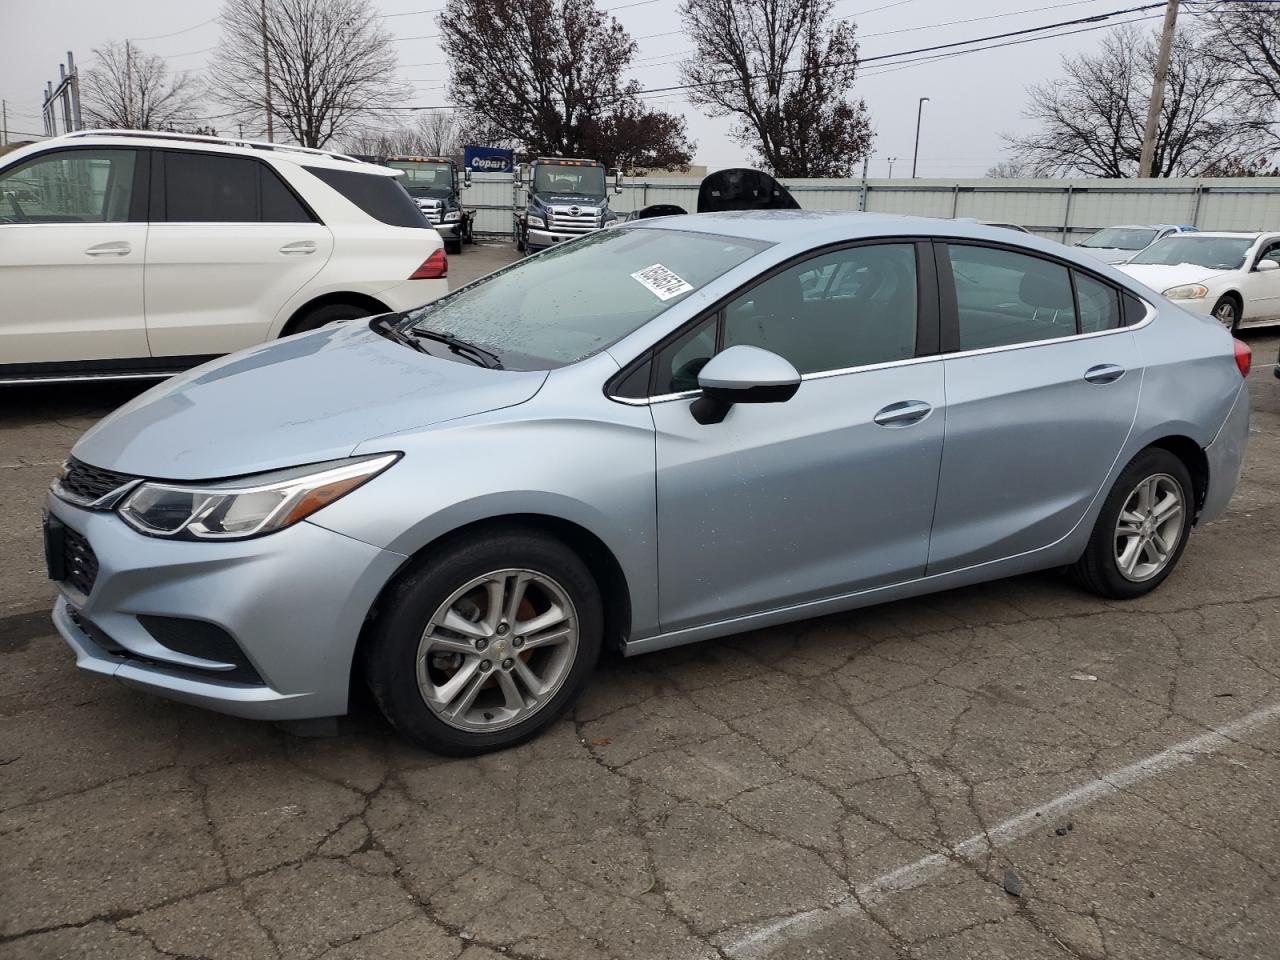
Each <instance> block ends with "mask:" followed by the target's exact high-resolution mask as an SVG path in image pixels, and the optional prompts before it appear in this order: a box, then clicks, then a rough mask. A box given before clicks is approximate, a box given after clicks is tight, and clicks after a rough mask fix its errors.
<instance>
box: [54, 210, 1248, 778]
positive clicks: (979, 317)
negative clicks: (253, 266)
mask: <svg viewBox="0 0 1280 960" xmlns="http://www.w3.org/2000/svg"><path fill="white" fill-rule="evenodd" d="M1248 366H1249V352H1248V348H1247V347H1245V346H1244V345H1243V344H1240V343H1238V342H1236V341H1234V340H1233V339H1232V337H1231V336H1230V334H1229V333H1228V332H1227V331H1226V330H1224V329H1223V328H1222V327H1221V326H1220V325H1219V324H1217V323H1215V322H1214V321H1213V320H1212V319H1209V318H1201V317H1196V316H1193V315H1191V314H1189V313H1187V312H1185V311H1183V310H1181V309H1179V308H1177V307H1175V306H1173V305H1171V304H1170V303H1168V302H1167V301H1165V300H1163V299H1161V298H1160V297H1158V296H1156V295H1154V294H1153V293H1152V292H1151V291H1149V290H1146V289H1145V288H1143V287H1139V286H1137V285H1136V284H1135V283H1134V281H1132V280H1131V279H1130V278H1128V277H1126V276H1124V275H1123V274H1121V273H1119V272H1117V271H1116V270H1114V269H1112V268H1110V267H1108V266H1107V265H1105V264H1103V263H1100V262H1099V261H1097V260H1094V259H1091V258H1089V257H1088V256H1087V255H1086V254H1084V253H1083V252H1077V251H1075V250H1072V249H1068V248H1067V247H1063V246H1060V245H1058V244H1055V243H1050V242H1046V241H1041V240H1037V239H1036V238H1034V237H1030V236H1022V235H1017V234H1014V233H1012V232H1011V231H1008V230H1003V229H1000V228H996V227H987V226H983V225H981V224H976V223H972V224H970V223H962V222H952V221H935V220H923V219H909V218H899V217H885V216H874V215H865V214H817V213H811V212H805V211H785V212H761V213H741V214H702V215H695V216H684V217H671V218H664V219H659V220H648V221H644V220H641V221H637V222H636V223H633V224H627V225H624V226H621V227H619V228H616V229H613V230H607V231H601V232H599V233H595V234H591V235H589V236H586V237H584V238H582V239H580V240H577V241H575V242H573V243H571V244H566V245H564V246H558V247H555V248H552V249H550V250H548V251H546V252H544V253H542V254H539V255H538V256H535V257H532V258H530V259H528V260H525V261H523V262H521V263H519V264H516V265H513V266H511V267H508V268H506V269H504V270H500V271H498V272H497V273H494V274H492V275H490V276H488V277H485V278H483V279H481V280H478V281H476V282H475V283H472V284H469V285H468V286H465V287H462V288H461V289H459V290H457V291H455V292H453V293H451V294H450V295H448V296H447V297H445V298H443V299H441V300H438V301H436V302H434V303H432V304H429V305H428V306H425V307H422V308H421V309H418V310H415V311H412V312H410V313H408V314H403V315H387V316H381V317H376V318H374V319H373V320H372V321H368V320H359V321H350V322H347V323H344V324H340V325H335V326H330V327H326V328H324V329H321V330H317V331H314V332H311V333H306V334H301V335H299V336H295V337H292V338H289V339H287V340H282V341H279V342H276V343H271V344H267V345H264V346H261V347H256V348H254V349H251V350H247V351H243V352H241V353H237V354H234V355H232V356H230V357H227V358H224V359H222V360H219V361H216V362H214V363H211V364H208V365H206V366H204V367H201V368H198V369H196V370H193V371H191V372H189V373H187V374H184V375H182V376H179V377H176V378H174V379H173V380H170V381H168V382H167V383H164V384H162V385H161V386H158V387H156V388H155V389H153V390H151V391H150V392H148V393H145V394H143V395H142V396H140V397H139V398H138V399H136V400H134V401H133V402H132V403H130V404H128V405H127V406H125V407H123V408H122V409H120V410H118V411H116V412H115V413H114V414H112V415H111V416H109V417H107V418H106V419H105V420H103V421H102V422H101V423H99V424H98V425H97V426H95V427H94V428H93V429H92V430H90V431H89V432H88V433H87V434H85V436H84V437H83V438H82V439H81V440H80V441H79V443H77V444H76V446H75V448H74V450H73V451H72V456H71V458H70V459H69V460H68V461H67V463H66V465H65V466H64V468H63V470H62V473H61V475H60V476H59V478H58V479H57V480H56V481H55V483H54V485H53V488H52V491H51V493H50V497H49V500H48V517H47V520H46V548H47V554H48V562H49V567H50V576H51V577H52V578H53V579H55V580H56V581H58V584H59V586H60V589H61V597H60V599H59V600H58V601H57V605H56V608H55V610H54V620H55V622H56V624H57V626H58V629H59V630H60V631H61V633H62V635H63V637H65V638H66V640H67V642H68V643H69V644H70V645H71V647H72V648H73V649H74V651H75V654H76V657H77V661H78V663H79V665H80V666H81V667H83V668H85V669H87V670H91V671H95V672H98V673H102V674H106V675H112V676H114V677H116V678H117V679H120V680H122V681H125V682H127V683H129V684H132V685H134V686H136V687H139V688H141V689H144V690H148V691H151V692H154V693H159V694H162V695H165V696H169V697H174V698H177V699H180V700H184V701H187V702H190V703H195V704H200V705H202V706H206V707H211V708H213V709H216V710H221V711H224V712H227V713H232V714H238V715H241V716H249V717H259V718H266V719H298V718H314V717H328V716H334V715H338V714H342V713H344V712H345V711H346V710H347V707H348V696H349V692H350V690H351V686H352V682H353V680H355V679H359V680H362V681H363V682H367V683H368V685H369V686H370V688H371V689H372V691H373V693H374V695H375V697H376V699H377V701H378V703H379V704H380V705H381V707H382V709H383V711H384V712H385V713H386V715H387V717H388V718H389V719H390V720H391V722H392V723H393V724H394V725H395V726H396V727H397V728H398V729H399V730H401V731H402V732H403V733H404V734H405V735H407V736H408V737H411V738H412V739H413V740H415V741H417V742H418V743H420V744H423V745H425V746H427V747H429V748H431V749H433V750H437V751H440V752H444V753H450V754H470V753H477V752H481V751H484V750H490V749H495V748H499V747H505V746H509V745H511V744H514V743H517V742H519V741H521V740H524V739H527V738H528V737H531V736H533V735H534V734H536V733H537V732H538V731H539V730H541V729H543V728H545V727H546V726H547V725H548V724H549V723H551V722H552V721H553V720H554V719H555V718H556V717H557V716H558V715H559V714H561V713H562V712H563V711H564V710H565V709H566V708H567V707H568V706H569V704H570V703H571V702H572V701H573V699H574V698H575V697H576V696H577V695H578V693H579V692H580V691H581V690H582V688H583V686H584V685H585V684H586V683H587V681H588V679H589V677H590V674H591V672H592V669H593V667H594V665H595V663H596V658H597V655H598V654H599V652H600V650H601V648H602V647H603V646H605V645H610V646H613V647H618V648H620V649H621V650H623V651H624V652H625V653H627V654H636V653H643V652H645V651H651V650H657V649H661V648H663V647H670V646H674V645H676V644H683V643H691V642H693V641H697V640H703V639H707V638H710V637H719V636H723V635H726V634H732V633H736V632H739V631H743V630H750V629H755V628H758V627H764V626H768V625H770V624H777V623H785V622H788V621H793V620H799V619H802V618H805V617H813V616H818V615H820V614H826V613H832V612H835V611H841V610H849V609H851V608H854V607H859V606H864V605H867V604H874V603H879V602H882V601H886V600H892V599H896V598H900V597H908V596H913V595H918V594H924V593H930V592H933V591H938V590H946V589H950V588H952V587H958V586H963V585H965V584H972V583H976V582H978V581H983V580H991V579H994V578H998V577H1007V576H1011V575H1014V574H1021V573H1026V572H1028V571H1032V570H1041V569H1045V568H1050V567H1060V566H1064V565H1073V566H1074V568H1075V570H1076V572H1077V574H1078V575H1079V579H1080V581H1081V582H1082V583H1083V584H1084V585H1085V586H1086V587H1088V588H1089V589H1091V590H1093V591H1095V592H1096V593H1098V594H1100V595H1101V596H1104V597H1109V598H1117V599H1123V598H1130V597H1137V596H1141V595H1142V594H1145V593H1147V592H1148V591H1151V590H1153V589H1155V588H1156V587H1157V586H1159V585H1160V584H1161V583H1162V582H1163V581H1164V580H1165V579H1166V578H1167V577H1168V576H1169V575H1170V574H1171V573H1172V572H1173V570H1174V567H1175V565H1176V564H1177V562H1178V559H1179V557H1180V556H1181V554H1182V551H1183V550H1184V548H1185V547H1186V543H1187V538H1188V535H1189V534H1190V532H1191V529H1192V527H1193V526H1194V525H1195V524H1196V523H1203V522H1205V521H1207V520H1211V519H1213V518H1214V517H1216V516H1218V515H1219V514H1220V513H1221V512H1222V511H1223V509H1224V508H1225V507H1226V505H1227V502H1228V500H1229V499H1230V497H1231V494H1232V491H1233V489H1234V488H1235V485H1236V480H1237V476H1238V474H1239V471H1240V464H1241V459H1242V457H1243V454H1244V447H1245V439H1246V434H1247V430H1248V418H1249V412H1248V400H1247V396H1248V395H1247V393H1246V391H1245V389H1244V374H1245V373H1247V370H1248Z"/></svg>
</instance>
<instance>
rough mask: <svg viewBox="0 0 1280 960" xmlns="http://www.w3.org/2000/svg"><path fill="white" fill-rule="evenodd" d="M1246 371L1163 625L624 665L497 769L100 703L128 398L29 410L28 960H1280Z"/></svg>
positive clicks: (959, 605)
mask: <svg viewBox="0 0 1280 960" xmlns="http://www.w3.org/2000/svg"><path fill="white" fill-rule="evenodd" d="M500 255H502V252H501V251H497V250H495V251H492V252H489V253H487V254H484V253H482V255H478V256H475V257H474V259H473V260H472V261H471V262H472V263H474V264H475V266H474V267H472V269H479V268H480V267H481V266H482V265H484V264H485V263H487V262H488V260H486V257H487V258H488V259H492V260H495V261H496V260H497V258H498V257H499V256H500ZM470 256H471V253H469V254H468V257H470ZM467 263H468V260H467V258H465V257H464V258H463V260H462V261H461V265H466V264H467ZM454 269H455V276H456V275H457V274H458V273H459V272H461V271H460V269H459V265H458V263H457V261H455V268H454ZM1251 342H1252V345H1253V347H1254V350H1255V371H1254V373H1253V375H1252V376H1251V378H1250V389H1251V392H1252V395H1253V405H1254V418H1253V427H1252V436H1251V440H1250V450H1249V456H1248V461H1247V464H1246V467H1245V472H1244V477H1243V479H1242V481H1241V485H1240V488H1239V491H1238V493H1237V496H1236V499H1235V501H1234V502H1233V504H1232V507H1231V509H1230V511H1229V512H1228V514H1227V515H1226V516H1225V517H1224V518H1223V519H1222V520H1220V521H1218V522H1216V523H1213V524H1211V525H1208V526H1207V527H1205V528H1202V529H1199V530H1198V531H1197V532H1196V533H1195V534H1194V535H1193V538H1192V540H1191V544H1190V546H1189V548H1188V551H1187V553H1186V555H1185V556H1184V558H1183V561H1182V564H1181V566H1180V567H1179V569H1178V571H1177V572H1176V573H1175V574H1174V576H1173V577H1172V578H1171V579H1170V580H1169V581H1168V582H1167V583H1166V584H1165V585H1164V586H1163V587H1162V588H1161V589H1160V590H1159V591H1157V592H1156V593H1155V594H1154V595H1153V596H1151V597H1148V598H1145V599H1143V600H1141V601H1137V602H1133V603H1127V604H1121V603H1107V602H1103V601H1100V600H1098V599H1096V598H1094V597H1092V596H1090V595H1088V594H1086V593H1084V592H1082V591H1081V590H1079V589H1078V588H1077V587H1075V586H1074V585H1073V584H1072V583H1071V582H1070V581H1069V580H1067V579H1065V578H1063V577H1061V576H1059V575H1057V574H1052V573H1050V574H1043V575H1037V576H1030V577H1023V578H1019V579H1016V580H1011V581H1004V582H1000V583H995V584H988V585H984V586H980V587H974V588H970V589H964V590H957V591H954V592H951V593H946V594H941V595H937V596H934V597H930V598H926V599H919V600H911V601H904V602H900V603H894V604H889V605H886V606H882V607H877V608H872V609H868V610H862V611H858V612H855V613H850V614H844V615H839V616H832V617H826V618H824V619H820V620H815V621H810V622H807V623H802V624H797V625H793V626H788V627H783V628H774V629H767V630H760V631H755V632H752V633H748V634H743V635H740V636H735V637H730V638H727V639H724V640H720V641H713V642H709V643H704V644H701V645H697V646H692V647H685V648H681V649H676V650H671V651H665V652H662V653H657V654H653V655H650V656H646V657H640V658H635V659H632V660H626V661H623V660H618V659H614V660H611V661H608V662H606V663H604V664H603V665H602V666H601V667H600V669H599V671H598V674H597V676H596V677H595V681H594V683H593V685H592V687H591V688H590V689H589V691H588V693H587V695H586V696H585V697H584V699H583V700H582V701H581V702H580V703H579V704H578V706H577V708H576V709H575V710H574V711H573V712H572V714H571V715H570V716H569V717H567V718H566V719H565V720H564V721H562V722H560V723H558V724H557V725H556V726H554V727H553V728H552V729H551V730H550V731H549V733H548V734H547V735H546V736H544V737H542V738H541V739H539V740H537V741H536V742H534V743H531V744H528V745H526V746H523V747H520V748H517V749H514V750H510V751H507V752H504V753H500V754H495V755H490V756H487V757H483V758H480V759H476V760H446V759H442V758H439V757H434V756H432V755H430V754H427V753H423V752H421V751H418V750H416V749H414V748H412V747H410V746H409V745H407V744H406V743H404V742H402V741H401V740H399V739H397V738H396V737H395V736H394V735H393V734H392V733H391V732H390V731H389V730H388V728H387V727H386V726H385V725H384V724H383V723H382V722H381V721H380V720H379V719H378V718H377V717H376V716H375V715H374V713H373V712H372V710H371V709H370V708H368V707H365V706H362V707H360V708H359V709H358V710H357V712H356V713H355V714H354V715H353V716H352V717H350V718H348V719H347V720H346V721H344V722H343V724H342V727H341V731H340V733H339V735H337V736H335V737H330V738H325V739H305V738H299V737H296V736H293V735H290V734H288V733H286V732H284V731H282V730H281V729H279V728H277V727H274V726H270V725H266V724H258V723H253V722H249V721H241V720H236V719H232V718H228V717H222V716H219V715H216V714H211V713H205V712H202V711H199V710H196V709H194V708H189V707H185V706H182V705H179V704H174V703H169V702H166V701H163V700H159V699H154V698H152V697H149V696H146V695H144V694H140V693H137V692H134V691H131V690H129V689H127V688H125V687H123V686H121V685H118V684H115V683H111V682H109V681H105V680H103V679H101V678H96V677H92V676H88V675H83V674H81V673H80V672H79V671H77V670H76V669H75V666H74V662H73V658H72V656H71V654H70V651H69V650H67V649H66V648H65V646H64V645H63V644H62V642H61V641H60V640H59V639H58V638H57V637H56V635H55V634H54V632H53V630H52V628H51V627H50V625H49V622H48V615H47V608H48V605H49V603H50V600H51V598H52V595H53V594H52V590H51V589H50V587H49V585H48V584H47V583H46V582H45V581H44V580H43V579H42V577H43V567H42V559H41V557H40V537H39V506H40V502H41V500H42V498H43V495H44V490H45V487H46V485H47V483H48V481H49V479H50V476H51V474H52V471H53V468H54V465H55V464H56V462H57V461H58V460H59V459H60V458H61V457H62V456H63V455H64V454H65V452H66V451H67V449H68V448H69V446H70V445H71V443H72V442H73V441H74V440H75V438H76V437H77V436H78V435H79V433H81V432H82V431H83V430H84V429H85V428H86V427H87V426H89V425H90V424H91V423H92V422H93V421H94V420H95V419H97V418H98V417H99V416H101V415H102V414H104V413H105V412H107V411H108V410H109V409H111V408H112V407H113V406H114V405H116V404H118V403H120V402H123V401H124V400H125V399H127V398H128V397H129V396H131V395H132V393H133V392H136V391H132V390H126V389H121V388H118V387H117V388H102V387H99V388H75V389H58V390H50V389H46V390H24V391H18V390H14V391H8V392H5V393H4V394H3V395H2V397H3V399H2V400H0V478H3V481H4V490H5V496H4V497H3V498H2V499H0V551H2V552H3V558H4V563H3V567H2V572H0V957H3V958H21V960H33V958H45V957H77V958H78V957H94V958H130V960H133V958H153V957H188V958H190V957H203V958H210V960H221V958H235V960H240V958H290V960H292V958H311V957H328V958H335V960H336V958H355V957H369V958H375V957H376V958H388V957H397V958H398V957H413V958H425V960H436V958H439V960H458V958H461V960H482V958H488V960H492V958H498V957H510V958H555V960H560V958H565V960H576V958H584V960H585V958H606V957H608V958H619V960H636V958H702V957H708V958H716V957H726V958H749V957H776V958H794V957H840V958H844V957H849V958H853V957H857V958H860V960H861V958H866V960H878V958H897V957H904V958H917V960H933V958H948V960H950V958H962V960H967V958H1009V960H1038V958H1073V957H1074V958H1152V960H1156V958H1158V960H1183V958H1268V960H1271V958H1274V957H1276V956H1277V949H1278V948H1277V946H1276V944H1277V943H1280V825H1278V818H1277V816H1276V806H1277V784H1278V783H1280V646H1278V644H1277V640H1278V639H1280V616H1278V614H1280V536H1278V534H1280V469H1278V468H1277V463H1278V462H1280V461H1278V458H1277V453H1278V452H1280V443H1278V442H1277V432H1278V428H1280V382H1277V381H1276V380H1275V379H1274V378H1273V377H1272V374H1271V364H1272V363H1273V362H1274V359H1275V352H1276V347H1277V343H1278V341H1277V339H1276V338H1275V337H1273V336H1254V337H1252V338H1251ZM1010 891H1013V892H1010ZM1015 894H1016V895H1015Z"/></svg>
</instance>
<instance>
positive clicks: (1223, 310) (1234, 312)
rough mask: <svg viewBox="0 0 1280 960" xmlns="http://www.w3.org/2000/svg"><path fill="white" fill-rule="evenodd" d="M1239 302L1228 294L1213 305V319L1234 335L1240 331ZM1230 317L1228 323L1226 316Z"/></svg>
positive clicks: (1240, 311)
mask: <svg viewBox="0 0 1280 960" xmlns="http://www.w3.org/2000/svg"><path fill="white" fill-rule="evenodd" d="M1242 312H1243V311H1242V310H1241V306H1240V301H1239V300H1238V299H1237V298H1236V297H1234V296H1233V295H1231V294H1229V293H1224V294H1223V295H1222V296H1221V297H1219V298H1218V302H1217V303H1215V304H1214V305H1213V317H1214V319H1215V320H1217V321H1218V322H1219V323H1220V324H1222V325H1223V326H1224V327H1226V328H1227V329H1228V330H1230V331H1231V333H1232V334H1233V335H1234V334H1235V333H1237V332H1239V330H1240V314H1241V313H1242ZM1228 315H1229V316H1230V318H1231V319H1230V321H1228V320H1227V316H1228Z"/></svg>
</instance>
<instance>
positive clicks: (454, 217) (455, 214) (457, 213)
mask: <svg viewBox="0 0 1280 960" xmlns="http://www.w3.org/2000/svg"><path fill="white" fill-rule="evenodd" d="M461 219H462V211H461V210H450V211H449V212H448V213H446V214H445V215H444V220H445V223H452V222H455V221H458V220H461Z"/></svg>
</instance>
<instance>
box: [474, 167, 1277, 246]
mask: <svg viewBox="0 0 1280 960" xmlns="http://www.w3.org/2000/svg"><path fill="white" fill-rule="evenodd" d="M782 182H783V183H784V184H785V185H786V186H787V188H788V189H789V190H791V192H792V193H793V194H794V195H795V198H796V200H798V201H799V203H800V206H802V207H804V208H805V209H806V210H867V211H869V212H873V213H898V214H907V215H912V216H920V217H942V218H948V217H972V218H974V219H976V220H991V221H996V222H1000V223H1016V224H1019V225H1021V226H1024V227H1026V228H1027V229H1028V230H1031V231H1032V232H1033V233H1036V234H1039V235H1040V236H1043V237H1048V238H1050V239H1054V240H1062V241H1063V242H1066V243H1075V242H1077V241H1079V240H1081V239H1082V238H1083V237H1085V236H1087V235H1089V234H1091V233H1094V232H1095V231H1097V230H1100V229H1101V228H1103V227H1107V226H1114V225H1116V224H1121V223H1185V224H1191V225H1193V226H1198V227H1199V228H1200V229H1201V230H1267V229H1277V228H1280V179H1276V180H1272V179H1269V178H1258V179H1226V178H1215V179H1204V180H1194V179H1180V180H1143V181H1140V180H987V179H983V180H906V179H898V180H883V179H881V180H867V181H865V182H864V181H862V180H856V179H854V180H844V179H806V180H801V179H785V180H783V181H782ZM699 183H700V181H699V179H698V178H695V177H656V178H652V179H649V180H641V179H633V180H627V181H625V182H624V184H623V188H622V193H621V195H618V196H612V197H611V198H610V204H611V205H612V207H613V209H614V210H616V211H618V212H619V213H629V212H630V211H632V210H638V209H641V208H643V207H647V206H652V205H653V204H657V203H669V204H675V205H677V206H680V207H684V208H685V209H686V210H689V211H692V210H693V209H694V208H695V207H696V206H697V202H698V185H699ZM514 200H515V192H514V190H513V183H512V175H511V174H509V173H489V174H477V175H475V176H474V177H473V182H472V186H471V189H470V190H469V191H468V192H467V194H466V203H467V205H468V206H470V207H475V208H476V209H477V210H478V215H477V218H476V232H477V233H480V234H484V235H488V236H500V237H506V238H511V236H512V216H511V213H512V208H513V205H514Z"/></svg>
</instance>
